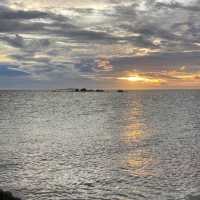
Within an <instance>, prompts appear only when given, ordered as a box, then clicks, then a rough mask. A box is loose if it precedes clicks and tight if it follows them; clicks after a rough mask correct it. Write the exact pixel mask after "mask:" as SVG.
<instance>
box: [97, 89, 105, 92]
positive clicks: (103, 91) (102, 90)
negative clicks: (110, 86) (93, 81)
mask: <svg viewBox="0 0 200 200" xmlns="http://www.w3.org/2000/svg"><path fill="white" fill-rule="evenodd" d="M96 92H104V90H99V89H97V90H96Z"/></svg>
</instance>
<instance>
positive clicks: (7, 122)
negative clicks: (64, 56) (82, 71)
mask: <svg viewBox="0 0 200 200" xmlns="http://www.w3.org/2000/svg"><path fill="white" fill-rule="evenodd" d="M0 188H3V189H9V190H11V191H13V192H16V193H17V194H20V195H21V196H22V197H23V198H24V199H26V200H64V199H70V200H74V199H88V200H94V199H98V200H100V199H105V200H106V199H108V200H109V199H114V200H118V199H120V200H128V199H137V200H140V199H141V200H143V199H147V200H176V199H178V200H181V199H186V196H187V195H188V194H197V193H198V192H200V91H146V92H130V93H112V92H110V93H69V92H57V93H56V92H25V91H20V92H8V91H2V92H0Z"/></svg>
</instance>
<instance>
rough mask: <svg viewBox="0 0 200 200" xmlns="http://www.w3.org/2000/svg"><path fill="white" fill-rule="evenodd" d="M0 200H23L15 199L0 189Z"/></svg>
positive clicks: (9, 193)
mask: <svg viewBox="0 0 200 200" xmlns="http://www.w3.org/2000/svg"><path fill="white" fill-rule="evenodd" d="M0 200H21V199H20V198H17V197H14V196H13V195H12V193H11V192H8V191H3V190H1V189H0Z"/></svg>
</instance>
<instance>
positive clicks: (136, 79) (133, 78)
mask: <svg viewBox="0 0 200 200" xmlns="http://www.w3.org/2000/svg"><path fill="white" fill-rule="evenodd" d="M117 79H119V80H127V81H132V82H145V83H155V84H160V83H161V82H163V80H161V79H150V78H147V77H143V76H140V75H134V76H129V77H119V78H117Z"/></svg>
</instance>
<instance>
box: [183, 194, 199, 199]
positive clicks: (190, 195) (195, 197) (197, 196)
mask: <svg viewBox="0 0 200 200" xmlns="http://www.w3.org/2000/svg"><path fill="white" fill-rule="evenodd" d="M186 200H200V194H197V195H192V194H189V195H188V196H187V197H186Z"/></svg>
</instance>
